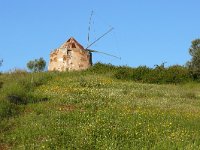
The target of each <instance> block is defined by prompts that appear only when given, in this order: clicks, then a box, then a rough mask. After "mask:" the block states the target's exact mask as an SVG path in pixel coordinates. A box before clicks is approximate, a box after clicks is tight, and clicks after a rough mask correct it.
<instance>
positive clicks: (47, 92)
mask: <svg viewBox="0 0 200 150" xmlns="http://www.w3.org/2000/svg"><path fill="white" fill-rule="evenodd" d="M177 72H179V73H177ZM195 80H196V79H195ZM0 81H2V85H1V87H0V149H162V150H163V149H188V150H190V149H200V139H199V137H200V122H199V120H200V118H199V116H200V92H199V83H197V82H194V79H193V77H192V76H191V75H190V73H188V70H187V68H185V67H182V66H171V67H167V68H165V67H164V65H159V66H157V67H155V68H148V67H145V66H143V67H138V68H130V67H116V66H113V65H104V64H101V63H97V64H96V65H95V66H93V67H92V68H90V69H89V70H86V71H82V72H62V73H60V72H36V73H27V72H24V71H15V72H12V73H3V74H1V75H0ZM186 81H187V82H186ZM145 82H146V83H145ZM149 83H159V84H149ZM163 83H170V84H163Z"/></svg>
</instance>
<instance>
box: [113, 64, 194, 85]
mask: <svg viewBox="0 0 200 150" xmlns="http://www.w3.org/2000/svg"><path fill="white" fill-rule="evenodd" d="M114 77H115V78H117V79H123V80H133V81H137V82H142V83H157V84H165V83H174V84H176V83H184V82H188V81H190V80H192V76H191V75H190V72H189V70H188V69H187V68H186V67H183V66H179V65H174V66H170V67H168V68H165V67H164V66H163V65H160V66H158V65H157V66H156V67H155V68H154V69H152V68H149V67H147V66H139V67H137V68H130V67H118V69H117V71H116V73H115V74H114Z"/></svg>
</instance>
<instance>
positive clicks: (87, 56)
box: [48, 37, 92, 71]
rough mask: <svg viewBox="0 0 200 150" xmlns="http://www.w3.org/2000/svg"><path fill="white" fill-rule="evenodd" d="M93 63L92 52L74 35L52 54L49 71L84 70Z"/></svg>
mask: <svg viewBox="0 0 200 150" xmlns="http://www.w3.org/2000/svg"><path fill="white" fill-rule="evenodd" d="M91 65H92V54H91V52H89V51H87V50H85V49H84V47H83V46H82V45H81V44H79V43H78V42H77V41H76V40H75V39H74V38H73V37H71V38H70V39H69V40H67V41H66V42H65V43H64V44H63V45H61V47H60V48H57V49H55V50H54V51H52V52H51V54H50V62H49V66H48V71H70V70H84V69H87V68H89V67H90V66H91Z"/></svg>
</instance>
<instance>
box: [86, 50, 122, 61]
mask: <svg viewBox="0 0 200 150" xmlns="http://www.w3.org/2000/svg"><path fill="white" fill-rule="evenodd" d="M85 50H87V51H89V52H95V53H101V54H104V55H108V56H112V57H115V58H117V59H121V57H118V56H115V55H111V54H108V53H105V52H101V51H96V50H92V49H85Z"/></svg>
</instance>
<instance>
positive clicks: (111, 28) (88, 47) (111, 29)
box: [86, 27, 114, 49]
mask: <svg viewBox="0 0 200 150" xmlns="http://www.w3.org/2000/svg"><path fill="white" fill-rule="evenodd" d="M113 29H114V28H113V27H112V28H110V29H109V30H108V31H107V32H105V33H104V34H103V35H102V36H100V37H99V38H98V39H96V40H95V41H94V42H92V43H91V44H90V45H88V46H87V47H86V49H88V48H89V47H91V46H92V45H93V44H95V43H96V42H97V41H99V40H100V39H101V38H102V37H104V36H105V35H106V34H108V33H109V32H111V31H112V30H113Z"/></svg>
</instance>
